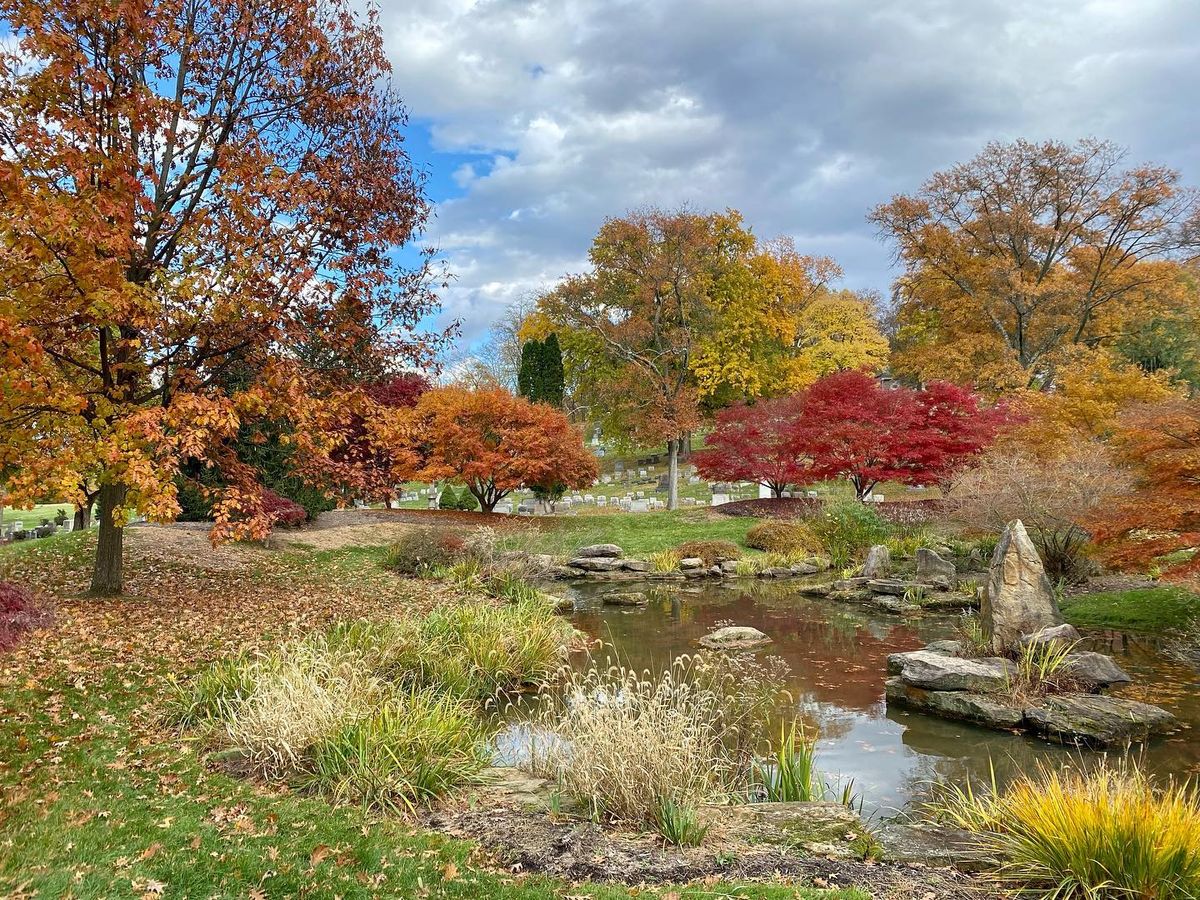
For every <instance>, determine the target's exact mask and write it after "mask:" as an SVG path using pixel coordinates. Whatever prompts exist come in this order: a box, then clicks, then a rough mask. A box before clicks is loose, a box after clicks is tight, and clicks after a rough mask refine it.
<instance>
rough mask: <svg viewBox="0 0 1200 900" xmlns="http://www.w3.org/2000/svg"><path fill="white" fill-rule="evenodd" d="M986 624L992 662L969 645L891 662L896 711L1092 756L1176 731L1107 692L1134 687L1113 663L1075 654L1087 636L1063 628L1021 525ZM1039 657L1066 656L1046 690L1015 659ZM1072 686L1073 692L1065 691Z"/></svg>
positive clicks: (1003, 553) (987, 594) (987, 600)
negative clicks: (1020, 734) (1095, 750)
mask: <svg viewBox="0 0 1200 900" xmlns="http://www.w3.org/2000/svg"><path fill="white" fill-rule="evenodd" d="M980 623H981V626H982V632H983V638H984V641H985V642H986V644H987V647H988V650H989V651H990V652H991V654H992V655H990V656H984V657H981V658H970V657H969V656H968V654H967V650H968V648H966V647H965V646H964V644H963V643H962V642H960V641H937V642H935V643H934V644H930V645H929V646H928V647H926V648H925V649H924V650H916V651H912V652H909V653H894V654H892V655H891V656H890V657H889V659H888V672H889V675H891V676H892V677H890V678H889V679H888V681H887V682H886V695H887V699H888V702H889V703H896V704H899V705H904V706H909V707H914V708H916V709H920V710H922V711H924V712H929V713H932V714H934V715H940V716H944V717H946V718H951V719H962V720H965V721H968V722H974V723H977V724H980V725H987V726H991V727H993V728H1003V729H1017V730H1024V731H1029V732H1032V733H1035V734H1038V735H1041V736H1043V737H1045V738H1047V739H1049V740H1053V741H1057V742H1060V743H1066V744H1078V745H1084V746H1090V747H1111V746H1119V745H1123V744H1128V743H1130V742H1133V741H1141V740H1145V739H1146V738H1148V737H1149V736H1150V735H1153V734H1161V733H1164V732H1166V731H1170V730H1172V729H1173V728H1174V727H1175V725H1176V722H1175V717H1174V716H1172V715H1171V714H1170V713H1168V712H1167V711H1165V710H1163V709H1160V708H1159V707H1157V706H1152V705H1150V704H1148V703H1140V702H1138V701H1134V700H1126V699H1123V698H1119V697H1110V696H1106V695H1105V694H1103V693H1102V692H1103V691H1106V690H1108V689H1109V688H1110V687H1113V686H1114V685H1120V684H1127V683H1129V681H1130V678H1129V676H1128V675H1127V674H1126V673H1125V672H1124V671H1123V670H1122V669H1121V667H1120V666H1118V665H1117V664H1116V663H1115V662H1114V661H1113V660H1112V659H1111V658H1110V657H1108V656H1105V655H1103V654H1100V653H1093V652H1090V651H1080V650H1076V649H1075V647H1076V645H1077V644H1078V642H1079V640H1080V635H1079V632H1077V631H1076V630H1075V629H1074V628H1073V627H1072V626H1070V625H1066V624H1064V623H1063V618H1062V613H1061V612H1060V611H1059V608H1058V603H1057V601H1056V600H1055V597H1054V590H1053V589H1052V588H1051V586H1050V581H1049V579H1048V578H1047V577H1046V572H1045V569H1044V568H1043V566H1042V561H1041V559H1040V558H1039V557H1038V554H1037V550H1036V548H1035V547H1034V546H1033V542H1032V541H1030V539H1029V535H1028V534H1027V533H1026V531H1025V526H1024V525H1023V524H1022V523H1021V522H1020V521H1015V522H1011V523H1009V525H1008V527H1006V528H1005V530H1004V534H1003V536H1002V537H1001V539H1000V542H999V544H997V546H996V551H995V554H994V555H993V557H992V561H991V566H990V569H989V572H988V579H987V584H986V585H985V586H984V588H983V590H982V592H981V609H980ZM1032 648H1041V650H1040V653H1041V658H1042V659H1044V660H1050V659H1055V658H1056V657H1061V659H1057V661H1056V663H1055V664H1054V665H1053V666H1052V667H1050V671H1047V672H1046V673H1045V675H1046V681H1045V682H1042V683H1035V682H1030V676H1031V673H1034V672H1035V670H1036V668H1037V667H1036V666H1034V665H1028V666H1026V672H1024V673H1022V672H1021V670H1020V668H1019V667H1018V665H1017V664H1016V663H1014V662H1013V660H1012V657H1014V656H1020V655H1021V654H1026V655H1027V656H1028V655H1029V654H1030V653H1031V650H1032ZM1064 686H1068V687H1069V688H1070V690H1064V691H1062V692H1058V689H1059V688H1061V687H1064ZM1051 691H1054V692H1051Z"/></svg>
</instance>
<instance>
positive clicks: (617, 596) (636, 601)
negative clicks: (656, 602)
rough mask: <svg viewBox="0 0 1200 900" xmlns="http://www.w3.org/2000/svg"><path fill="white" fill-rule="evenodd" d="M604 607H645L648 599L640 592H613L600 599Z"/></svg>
mask: <svg viewBox="0 0 1200 900" xmlns="http://www.w3.org/2000/svg"><path fill="white" fill-rule="evenodd" d="M601 600H602V601H603V602H604V605H605V606H645V605H646V604H647V603H649V602H650V598H649V597H648V596H647V595H646V594H643V593H642V592H641V591H613V592H612V593H608V594H605V595H604V596H603V597H601Z"/></svg>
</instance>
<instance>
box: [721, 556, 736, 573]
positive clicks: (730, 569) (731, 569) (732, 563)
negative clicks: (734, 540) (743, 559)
mask: <svg viewBox="0 0 1200 900" xmlns="http://www.w3.org/2000/svg"><path fill="white" fill-rule="evenodd" d="M717 565H718V566H720V567H721V572H722V574H725V575H736V574H737V560H736V559H723V560H721V561H720V562H719V563H717Z"/></svg>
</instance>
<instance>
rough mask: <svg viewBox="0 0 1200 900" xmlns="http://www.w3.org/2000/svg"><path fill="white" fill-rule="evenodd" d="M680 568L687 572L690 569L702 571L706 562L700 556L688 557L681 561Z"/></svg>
mask: <svg viewBox="0 0 1200 900" xmlns="http://www.w3.org/2000/svg"><path fill="white" fill-rule="evenodd" d="M679 568H681V569H683V570H685V571H686V570H688V569H702V568H704V560H702V559H701V558H700V557H698V556H686V557H684V558H683V559H681V560H680V561H679Z"/></svg>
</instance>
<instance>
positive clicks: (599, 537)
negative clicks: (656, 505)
mask: <svg viewBox="0 0 1200 900" xmlns="http://www.w3.org/2000/svg"><path fill="white" fill-rule="evenodd" d="M535 521H536V522H537V527H531V528H528V529H522V530H521V531H520V532H519V533H514V534H512V535H507V534H506V535H505V536H504V537H503V538H502V539H501V540H502V543H504V544H505V545H510V546H512V547H520V548H522V549H527V550H530V551H531V552H536V553H554V554H558V555H570V554H571V553H572V552H573V551H574V550H576V549H577V548H579V547H583V546H586V545H588V544H617V545H619V546H620V547H621V548H622V549H623V550H624V551H625V553H626V555H628V556H639V557H640V556H644V555H646V554H648V553H654V552H656V551H658V550H671V549H674V548H675V547H678V546H679V545H680V544H682V543H684V542H685V541H700V540H704V541H708V540H728V541H733V542H734V543H736V544H739V545H742V546H743V547H744V546H745V545H744V544H742V541H743V540H744V539H745V537H746V532H747V531H749V530H750V528H752V527H753V526H754V525H756V524H758V522H759V521H760V520H758V519H753V518H745V517H735V516H720V515H714V514H712V513H710V512H708V511H706V510H685V509H681V510H675V511H674V512H669V511H666V510H662V511H657V512H647V513H612V514H608V515H600V514H597V515H580V516H574V517H568V516H560V517H557V518H555V519H553V520H535ZM551 522H552V524H551Z"/></svg>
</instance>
